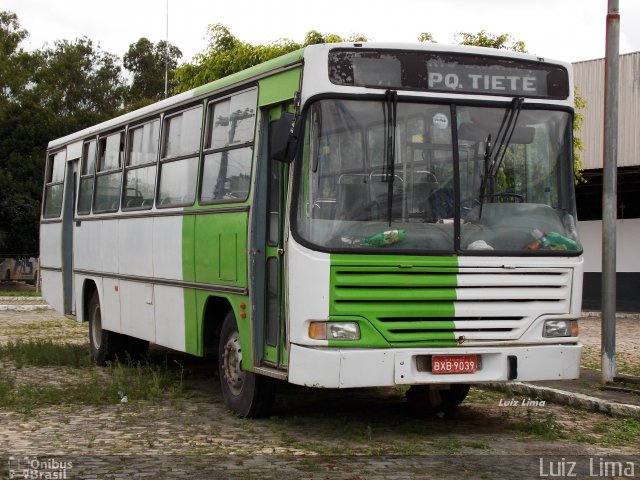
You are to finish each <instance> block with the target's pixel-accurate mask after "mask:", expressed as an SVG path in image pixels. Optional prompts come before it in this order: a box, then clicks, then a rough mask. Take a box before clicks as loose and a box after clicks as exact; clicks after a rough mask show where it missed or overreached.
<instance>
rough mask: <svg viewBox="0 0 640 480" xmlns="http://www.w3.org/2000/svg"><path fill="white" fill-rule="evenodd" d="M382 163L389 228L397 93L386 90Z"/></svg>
mask: <svg viewBox="0 0 640 480" xmlns="http://www.w3.org/2000/svg"><path fill="white" fill-rule="evenodd" d="M384 103H385V104H384V114H385V122H384V129H385V135H384V147H385V148H384V152H385V155H384V163H385V180H386V181H387V182H388V183H387V220H388V222H389V226H391V219H392V216H393V212H392V209H393V182H394V180H395V165H396V158H395V157H396V126H397V119H396V114H397V111H398V92H396V91H395V90H387V91H386V93H385V101H384Z"/></svg>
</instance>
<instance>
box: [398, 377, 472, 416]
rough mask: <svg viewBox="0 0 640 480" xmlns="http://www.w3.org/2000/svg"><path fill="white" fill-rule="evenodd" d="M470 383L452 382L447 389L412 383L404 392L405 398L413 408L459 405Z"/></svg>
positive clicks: (438, 407)
mask: <svg viewBox="0 0 640 480" xmlns="http://www.w3.org/2000/svg"><path fill="white" fill-rule="evenodd" d="M470 387H471V385H469V384H467V383H454V384H451V385H450V386H449V389H448V390H441V389H440V388H433V387H432V386H430V385H413V386H411V388H409V390H408V391H407V393H406V397H407V400H408V401H409V404H410V406H411V407H412V408H415V409H426V410H434V409H441V408H442V409H450V408H455V407H457V406H458V405H460V404H461V403H462V402H463V401H464V399H465V398H467V394H468V393H469V388H470Z"/></svg>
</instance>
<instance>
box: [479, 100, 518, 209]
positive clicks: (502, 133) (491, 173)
mask: <svg viewBox="0 0 640 480" xmlns="http://www.w3.org/2000/svg"><path fill="white" fill-rule="evenodd" d="M523 103H524V98H523V97H516V98H514V99H513V100H512V101H511V107H509V108H507V109H506V110H505V111H504V116H503V117H502V123H501V124H500V128H499V129H498V134H497V135H496V140H497V142H496V143H494V144H493V145H491V134H489V135H488V136H487V141H486V148H485V153H484V175H483V177H482V184H481V185H480V198H479V200H480V217H482V205H483V204H484V201H483V198H485V196H486V190H487V184H488V183H489V182H491V192H492V193H495V190H496V185H495V183H496V177H497V175H498V171H499V170H500V165H502V162H503V160H504V156H505V154H506V153H507V148H508V147H509V143H511V137H512V136H513V132H514V131H515V129H516V124H517V123H518V116H519V115H520V110H522V104H523ZM498 157H500V158H499V159H498Z"/></svg>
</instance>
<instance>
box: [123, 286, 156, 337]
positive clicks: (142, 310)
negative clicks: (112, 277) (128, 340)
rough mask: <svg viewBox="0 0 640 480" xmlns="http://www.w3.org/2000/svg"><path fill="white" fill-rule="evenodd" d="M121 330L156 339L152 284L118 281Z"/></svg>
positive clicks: (134, 335) (133, 335)
mask: <svg viewBox="0 0 640 480" xmlns="http://www.w3.org/2000/svg"><path fill="white" fill-rule="evenodd" d="M119 290H120V314H121V320H120V324H121V328H122V330H121V332H122V333H125V334H127V335H131V336H132V337H136V338H142V339H144V340H149V341H150V342H155V341H156V325H155V321H154V318H153V314H154V307H153V300H154V299H153V297H154V295H153V293H154V292H153V285H151V284H149V283H141V282H129V281H126V280H121V281H120V289H119Z"/></svg>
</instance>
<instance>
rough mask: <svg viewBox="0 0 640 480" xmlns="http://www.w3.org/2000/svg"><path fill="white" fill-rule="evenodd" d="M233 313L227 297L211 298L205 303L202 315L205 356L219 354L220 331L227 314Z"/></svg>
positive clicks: (203, 350)
mask: <svg viewBox="0 0 640 480" xmlns="http://www.w3.org/2000/svg"><path fill="white" fill-rule="evenodd" d="M230 311H233V307H232V305H231V302H230V301H229V299H228V298H226V297H216V296H210V297H209V298H207V301H206V302H205V306H204V311H203V314H202V337H201V338H202V352H203V354H204V355H205V356H212V355H216V354H217V353H218V341H219V339H220V330H221V329H222V323H223V322H224V319H225V317H226V316H227V313H229V312H230Z"/></svg>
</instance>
